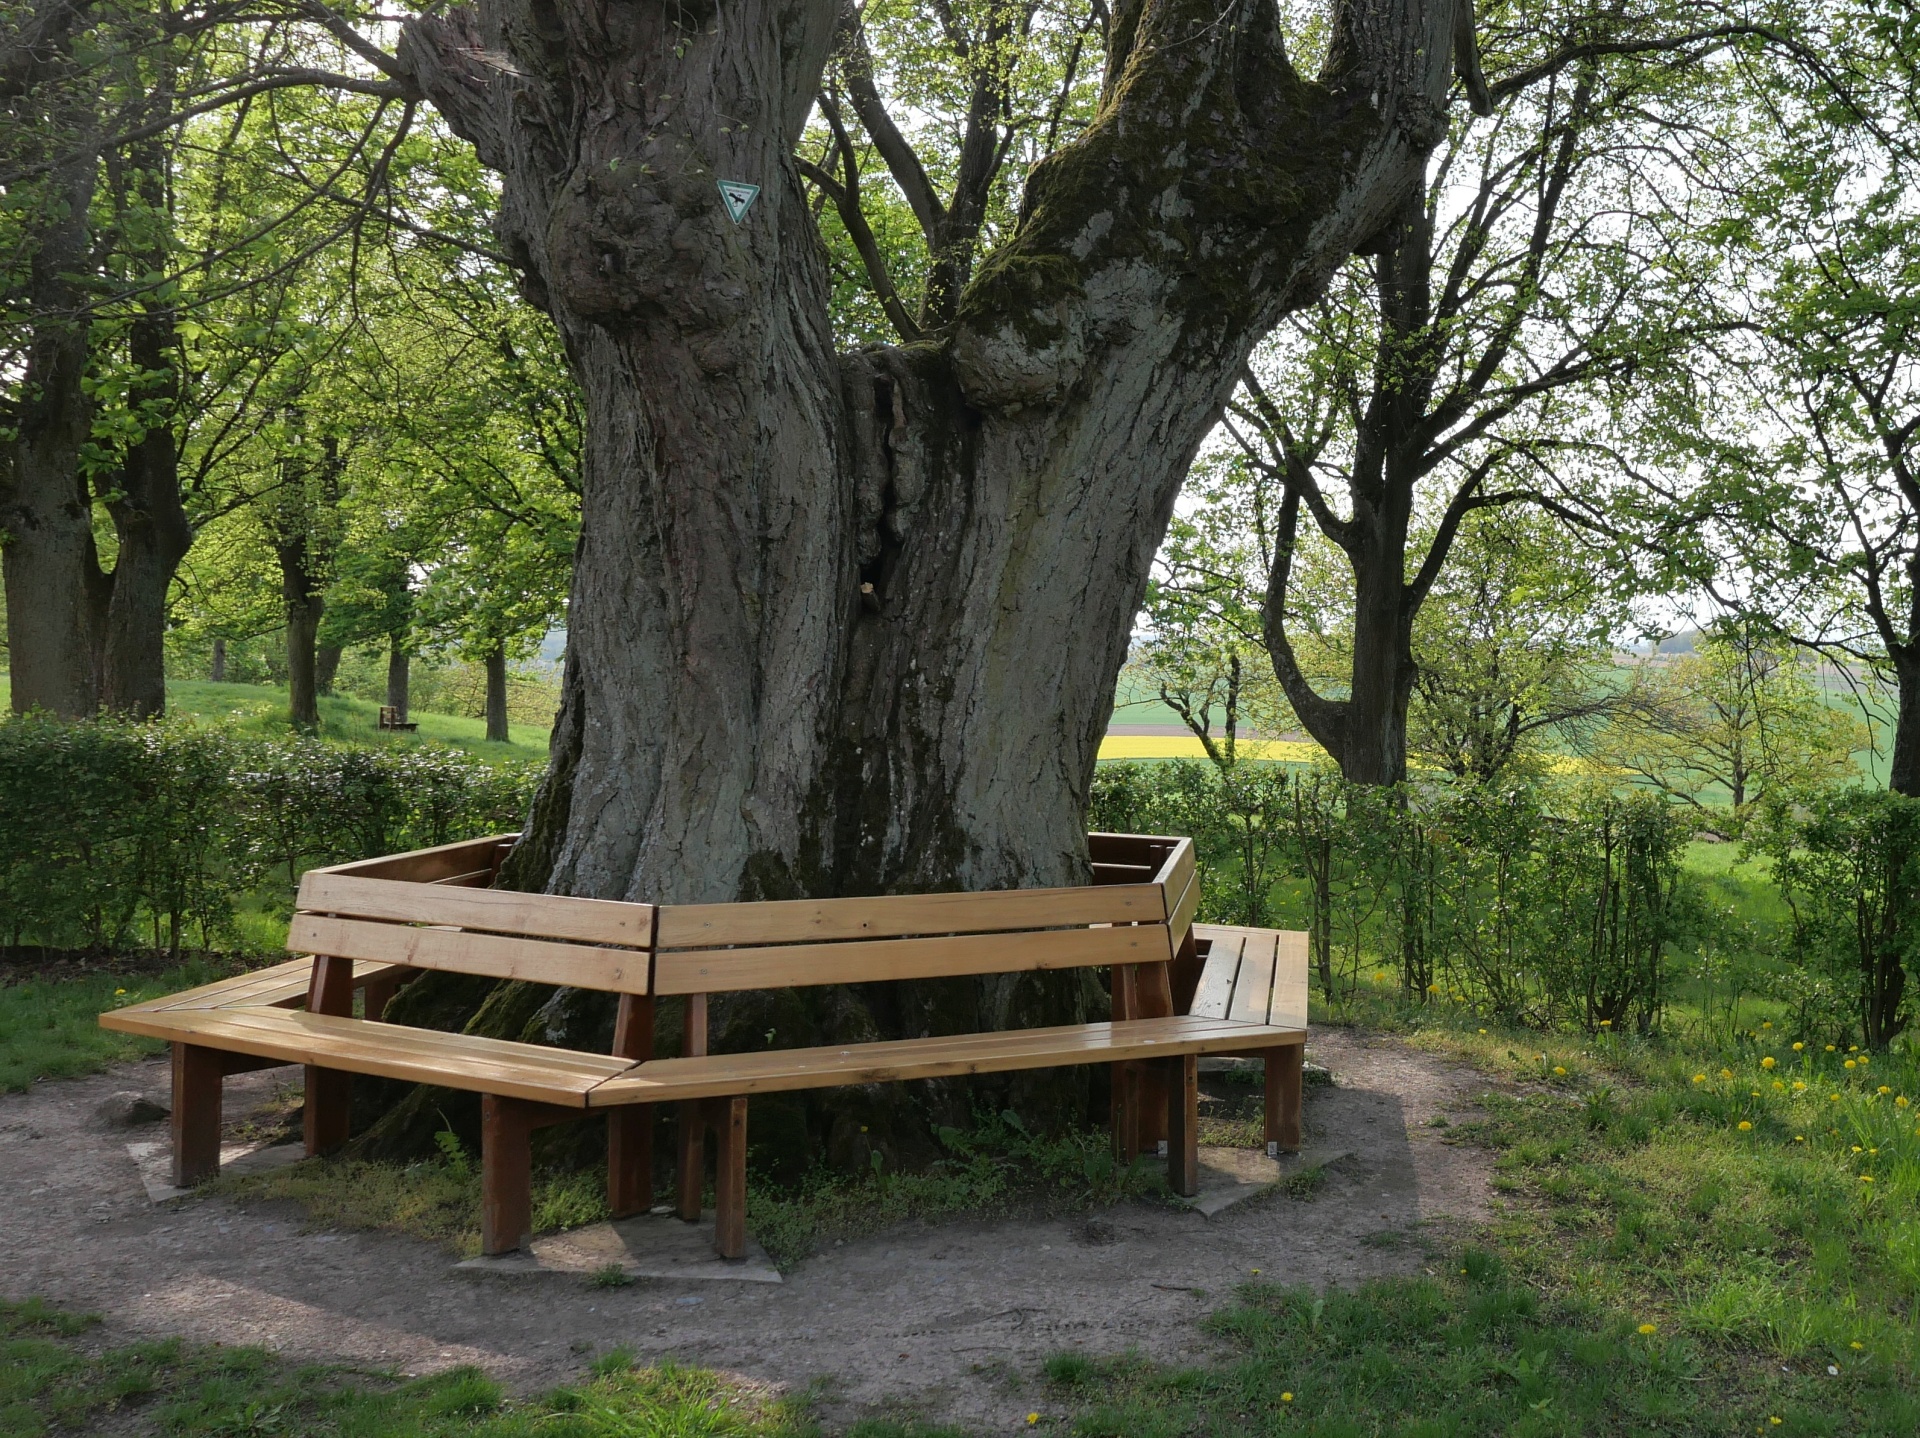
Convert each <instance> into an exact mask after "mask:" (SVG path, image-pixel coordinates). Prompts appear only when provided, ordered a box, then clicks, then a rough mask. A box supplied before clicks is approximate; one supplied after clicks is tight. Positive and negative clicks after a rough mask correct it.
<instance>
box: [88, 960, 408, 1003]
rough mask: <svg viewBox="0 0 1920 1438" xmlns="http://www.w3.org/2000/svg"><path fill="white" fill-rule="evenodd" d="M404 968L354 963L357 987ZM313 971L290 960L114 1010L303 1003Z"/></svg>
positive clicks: (308, 963)
mask: <svg viewBox="0 0 1920 1438" xmlns="http://www.w3.org/2000/svg"><path fill="white" fill-rule="evenodd" d="M402 967H404V966H403V965H400V964H386V963H377V962H374V961H372V960H362V961H361V962H359V963H356V964H355V965H354V966H353V982H354V987H356V988H360V987H364V986H365V985H366V984H369V983H371V982H373V981H374V980H375V979H378V978H382V977H384V976H385V975H387V974H389V973H392V972H393V971H394V970H396V969H399V968H402ZM312 972H313V960H311V959H289V960H288V961H287V962H286V963H284V964H274V965H273V966H272V967H271V968H265V969H255V970H253V971H252V972H251V973H245V974H236V975H234V976H233V977H232V978H229V979H220V980H217V981H216V982H214V983H211V984H202V985H201V986H200V987H199V988H197V989H183V990H181V991H180V992H179V993H177V994H167V995H164V996H163V997H161V998H157V999H149V1000H147V1001H146V1002H145V1003H143V1004H129V1005H128V1006H127V1007H126V1008H125V1009H117V1010H115V1012H116V1013H130V1012H139V1013H149V1014H158V1013H168V1012H171V1011H173V1010H175V1009H223V1008H277V1007H280V1006H282V1005H285V1004H300V1003H304V1002H305V1001H306V997H307V981H308V978H309V976H310V975H311V974H312Z"/></svg>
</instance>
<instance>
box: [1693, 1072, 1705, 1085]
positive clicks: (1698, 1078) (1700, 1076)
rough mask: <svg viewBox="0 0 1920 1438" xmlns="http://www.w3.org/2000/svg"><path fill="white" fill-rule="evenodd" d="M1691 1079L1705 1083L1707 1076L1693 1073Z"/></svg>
mask: <svg viewBox="0 0 1920 1438" xmlns="http://www.w3.org/2000/svg"><path fill="white" fill-rule="evenodd" d="M1693 1081H1694V1082H1695V1083H1705V1082H1706V1081H1707V1076H1706V1075H1705V1074H1695V1075H1694V1076H1693Z"/></svg>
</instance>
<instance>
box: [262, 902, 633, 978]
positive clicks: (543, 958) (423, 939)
mask: <svg viewBox="0 0 1920 1438" xmlns="http://www.w3.org/2000/svg"><path fill="white" fill-rule="evenodd" d="M287 947H288V948H290V949H300V950H305V951H306V952H308V953H314V954H330V955H332V956H333V957H335V958H342V959H379V960H382V961H384V962H386V963H391V964H405V965H407V966H408V967H409V968H416V969H445V970H449V971H451V972H453V973H457V974H480V975H483V976H486V977H488V978H496V979H525V980H528V981H529V982H532V983H541V984H561V985H565V986H567V987H570V988H577V989H599V990H601V991H603V992H607V993H617V994H644V993H646V992H647V985H648V981H649V977H648V968H649V967H650V963H649V960H650V957H651V956H650V955H649V954H648V952H647V951H646V950H645V949H608V948H596V947H590V946H588V945H586V944H565V943H549V942H546V941H545V940H541V939H524V938H508V937H504V936H502V935H499V934H477V933H471V932H468V931H466V930H461V929H441V928H431V929H429V928H416V927H414V926H412V925H409V924H388V923H380V922H375V921H372V920H362V919H336V918H328V917H326V916H324V915H320V914H295V915H294V916H293V924H292V925H291V927H290V928H289V929H288V931H287Z"/></svg>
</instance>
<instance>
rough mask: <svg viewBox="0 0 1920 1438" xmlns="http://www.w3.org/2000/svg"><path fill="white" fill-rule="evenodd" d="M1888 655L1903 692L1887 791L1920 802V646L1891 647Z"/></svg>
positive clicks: (1894, 731)
mask: <svg viewBox="0 0 1920 1438" xmlns="http://www.w3.org/2000/svg"><path fill="white" fill-rule="evenodd" d="M1887 653H1888V657H1890V658H1891V659H1892V660H1893V674H1894V678H1895V680H1897V681H1898V683H1899V688H1900V698H1899V706H1900V708H1899V715H1898V717H1897V718H1896V719H1895V721H1894V726H1893V754H1892V756H1891V762H1890V764H1889V765H1888V768H1887V787H1888V788H1889V789H1891V790H1893V792H1894V793H1896V794H1905V795H1906V796H1907V797H1908V798H1920V645H1904V644H1902V645H1894V644H1889V645H1888V646H1887Z"/></svg>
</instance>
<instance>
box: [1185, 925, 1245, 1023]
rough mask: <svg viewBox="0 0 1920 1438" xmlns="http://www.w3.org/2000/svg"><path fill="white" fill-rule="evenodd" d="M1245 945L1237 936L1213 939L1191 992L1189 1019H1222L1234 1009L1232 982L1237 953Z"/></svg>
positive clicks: (1237, 970)
mask: <svg viewBox="0 0 1920 1438" xmlns="http://www.w3.org/2000/svg"><path fill="white" fill-rule="evenodd" d="M1245 947H1246V944H1245V941H1244V940H1242V939H1241V938H1239V937H1238V936H1237V935H1222V936H1221V937H1219V938H1216V939H1214V941H1213V945H1212V947H1211V948H1210V949H1209V950H1208V951H1207V961H1206V964H1205V965H1204V966H1203V967H1202V968H1201V970H1200V987H1199V988H1197V989H1195V990H1194V992H1193V1007H1192V1010H1191V1013H1192V1016H1193V1017H1194V1018H1196V1019H1224V1018H1225V1017H1226V1016H1227V1014H1228V1013H1229V1012H1230V1011H1231V1009H1232V1008H1233V982H1234V979H1235V978H1236V977H1238V975H1239V973H1240V951H1241V950H1242V949H1243V948H1245Z"/></svg>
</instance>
